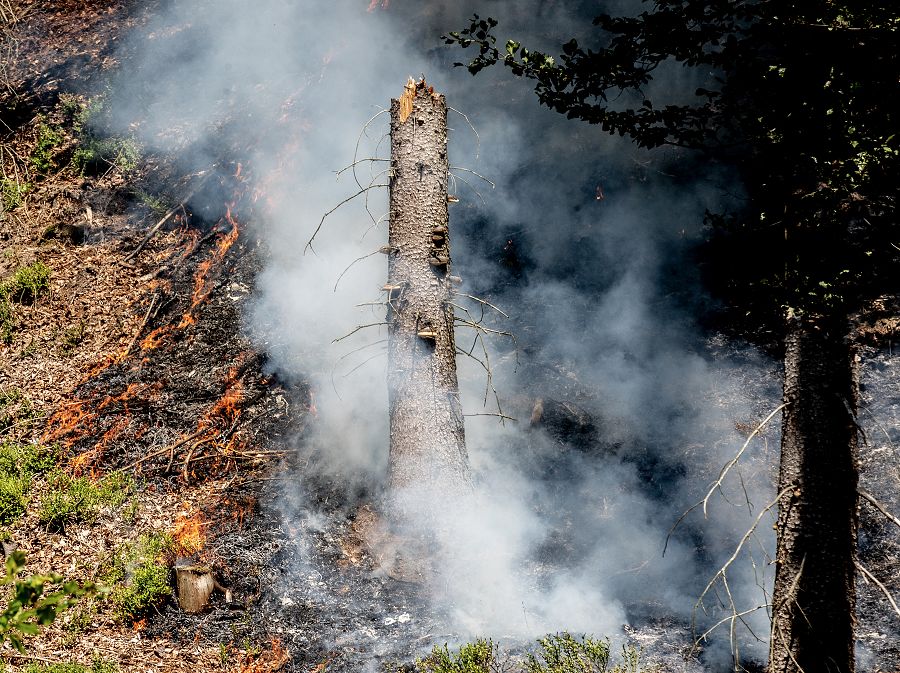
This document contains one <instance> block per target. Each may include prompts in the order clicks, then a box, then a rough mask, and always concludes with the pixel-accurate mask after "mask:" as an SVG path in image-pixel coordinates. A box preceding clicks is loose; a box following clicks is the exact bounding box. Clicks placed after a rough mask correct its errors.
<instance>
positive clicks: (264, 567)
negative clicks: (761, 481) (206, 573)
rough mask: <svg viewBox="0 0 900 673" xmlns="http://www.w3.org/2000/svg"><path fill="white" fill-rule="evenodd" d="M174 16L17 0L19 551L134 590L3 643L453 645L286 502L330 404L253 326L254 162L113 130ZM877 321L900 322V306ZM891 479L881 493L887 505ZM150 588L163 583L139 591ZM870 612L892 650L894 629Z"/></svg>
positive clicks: (149, 649)
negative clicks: (281, 366) (112, 83)
mask: <svg viewBox="0 0 900 673" xmlns="http://www.w3.org/2000/svg"><path fill="white" fill-rule="evenodd" d="M155 5H156V3H154V2H150V3H135V2H127V1H126V0H87V1H78V2H75V1H74V0H72V1H57V2H47V1H45V0H18V1H12V2H10V0H0V22H2V24H3V27H2V32H3V35H2V48H3V49H4V54H3V59H2V66H0V68H2V69H0V88H2V91H0V141H2V150H0V151H2V154H0V167H2V183H0V184H2V199H3V208H2V211H0V247H2V255H0V282H2V283H3V284H4V288H5V290H4V292H2V293H0V471H3V472H2V474H0V526H2V535H3V544H4V551H5V553H7V554H10V553H11V552H12V550H13V549H18V550H21V551H22V552H24V553H25V555H26V559H27V566H26V569H25V573H26V574H31V573H48V572H58V573H61V574H63V575H64V576H65V577H66V579H70V580H75V581H78V582H81V583H86V582H100V583H101V584H107V585H108V586H111V587H112V589H113V590H112V593H111V594H110V595H108V596H105V595H98V596H94V597H89V598H85V599H82V600H81V601H80V602H79V603H78V604H77V605H76V606H75V607H74V608H72V609H70V610H68V611H66V612H64V613H62V615H61V616H60V617H59V618H58V619H57V620H56V621H55V623H53V624H52V625H50V626H47V627H45V628H43V629H41V631H40V633H39V634H38V635H34V636H29V637H26V639H25V650H24V651H23V652H18V651H17V650H15V649H14V648H12V647H11V645H10V644H9V643H8V642H7V643H5V644H4V645H3V646H2V647H0V659H2V661H3V662H4V663H5V666H6V669H5V670H14V671H18V670H24V669H25V668H27V667H29V666H33V665H34V664H38V665H45V664H52V663H72V662H74V663H79V664H82V665H84V666H86V667H87V668H88V669H91V667H93V670H95V671H106V670H112V669H110V668H104V666H107V667H108V666H115V667H117V668H118V670H120V671H123V672H130V671H135V672H137V671H141V672H146V671H158V672H164V673H169V672H172V673H174V672H177V671H191V672H193V673H201V672H205V671H246V672H251V671H252V672H256V673H265V672H272V671H280V670H285V671H304V672H309V673H312V672H313V671H315V672H317V673H323V672H324V671H326V670H329V671H333V670H355V669H354V668H353V667H352V664H350V663H342V658H345V657H347V656H348V655H347V653H348V652H352V651H355V650H358V649H359V648H360V647H361V645H360V643H366V647H369V648H370V649H371V650H372V651H373V652H374V653H375V655H376V658H378V659H379V660H380V661H381V662H382V663H387V662H389V661H390V657H392V656H394V655H395V654H396V652H398V651H400V652H402V651H406V652H415V651H417V650H420V649H421V646H422V643H423V642H426V640H427V642H428V643H430V644H433V643H439V644H440V643H443V642H445V640H442V638H447V639H449V638H450V637H451V636H450V634H442V633H440V631H437V632H435V629H438V628H439V627H438V626H436V625H435V624H434V623H433V622H431V621H429V618H428V617H427V616H426V615H425V613H424V612H417V608H416V596H415V588H414V587H411V586H409V585H408V584H407V583H404V582H398V581H395V580H392V579H391V578H388V577H381V576H376V575H373V574H372V573H371V572H369V571H370V569H371V560H370V559H367V558H366V557H365V552H364V551H363V549H362V544H361V543H360V541H359V539H358V536H357V533H356V531H355V530H354V528H353V526H352V516H351V513H352V512H355V511H356V505H357V503H354V502H345V503H334V502H328V503H327V504H324V505H323V507H324V509H325V511H328V512H330V513H332V514H333V515H334V516H333V517H332V519H331V523H330V524H329V525H328V526H322V525H318V524H317V523H316V522H314V521H307V520H300V521H297V523H296V525H294V524H290V523H285V521H288V519H286V518H285V517H283V516H282V514H283V512H282V511H281V509H280V508H283V507H284V506H285V505H283V504H282V505H276V504H275V503H276V501H278V499H276V498H275V497H274V494H275V493H278V494H281V495H284V493H285V492H294V491H296V493H297V498H298V500H299V499H302V498H303V497H319V498H322V499H323V500H324V501H327V500H328V498H327V497H326V496H322V493H327V489H328V485H327V484H325V485H322V484H317V485H316V488H318V489H319V491H318V493H317V494H313V495H312V496H310V495H309V494H308V493H307V494H305V493H304V489H309V488H310V485H309V484H306V485H298V484H297V483H296V477H295V476H293V475H295V474H296V471H297V462H298V460H299V458H298V455H297V454H296V453H295V451H294V449H293V448H292V444H291V442H290V441H289V440H288V438H289V437H297V436H300V435H301V434H302V431H303V428H304V427H305V426H306V425H307V424H308V423H309V422H310V421H311V419H312V418H313V417H314V414H315V408H314V404H313V399H312V396H311V393H310V391H309V389H308V388H307V387H306V386H304V385H303V384H298V383H294V382H286V381H282V380H279V378H278V377H277V376H274V375H272V374H271V373H270V372H269V371H268V370H267V368H266V358H265V355H264V354H261V353H258V352H256V351H255V350H254V348H253V345H252V344H251V343H250V341H249V340H248V338H247V337H246V336H245V335H244V332H243V330H242V313H241V311H242V307H243V306H244V305H245V302H247V301H248V300H249V298H250V296H251V293H252V291H253V287H254V282H255V274H256V271H257V269H258V266H259V256H260V255H261V254H264V251H261V249H260V246H259V244H258V242H257V241H255V240H253V238H252V235H249V234H248V233H247V231H246V229H245V228H244V227H243V219H244V218H249V217H252V201H253V199H251V198H250V195H249V194H247V187H246V183H245V181H244V179H243V177H242V166H241V164H240V163H237V162H229V161H228V160H227V159H226V158H220V160H219V161H218V162H217V163H216V165H215V167H213V166H211V167H210V168H209V169H207V170H199V171H198V170H196V169H193V168H191V169H185V168H184V167H183V166H181V165H180V164H179V163H178V160H177V158H176V157H169V156H153V155H148V154H144V153H142V152H141V151H140V148H137V147H135V146H133V145H132V144H130V141H129V139H128V138H126V137H109V136H101V135H97V134H96V133H95V131H94V130H93V129H94V125H93V124H92V122H96V120H97V119H98V118H99V116H101V115H102V114H103V110H102V96H103V91H104V87H105V85H106V83H107V81H108V78H109V76H110V75H111V73H113V72H114V71H115V69H116V68H117V67H118V60H117V59H118V58H119V57H120V55H121V54H122V47H121V45H122V44H123V43H124V42H125V39H124V38H125V37H126V36H127V34H128V32H129V31H130V30H132V29H133V28H135V27H137V26H140V25H142V23H144V22H145V21H147V19H148V17H150V16H151V15H152V13H153V11H154V7H155ZM198 190H203V191H204V193H205V195H206V196H207V198H205V199H204V202H208V201H209V199H208V195H209V194H210V193H215V194H218V193H221V195H222V197H221V202H222V205H221V209H220V210H219V211H216V212H210V211H208V210H203V211H201V210H200V209H199V208H198V209H194V208H193V207H192V196H193V195H194V194H195V193H197V191H198ZM156 224H159V227H158V230H157V231H156V233H155V235H154V236H152V237H151V238H149V240H147V239H145V236H146V235H147V233H148V232H149V231H150V230H151V227H153V226H154V225H156ZM879 320H880V322H879V323H878V329H879V330H882V331H884V332H885V333H888V332H891V333H892V332H893V331H894V330H895V329H896V327H897V319H896V312H891V311H890V310H889V309H887V308H886V309H885V311H884V315H883V316H881V317H880V318H879ZM886 432H887V431H886ZM890 439H891V438H890V437H889V440H890ZM891 441H900V438H896V437H893V440H891ZM23 447H25V448H23ZM29 452H30V453H29ZM894 455H895V454H893V453H892V452H889V453H887V454H885V455H884V456H882V457H881V458H879V459H878V460H881V461H882V462H883V461H890V460H892V459H893V456H894ZM873 460H875V459H873ZM878 465H882V463H878ZM877 469H878V467H877V466H876V470H877ZM884 486H885V484H884V482H877V483H873V484H868V488H869V490H870V491H872V492H873V493H874V494H875V495H876V496H878V497H879V498H882V499H884V500H888V499H889V498H891V497H892V496H891V494H890V493H889V492H885V488H883V487H884ZM281 502H283V499H282V500H281ZM865 516H866V517H867V520H868V521H869V524H870V527H871V528H872V529H873V530H875V529H877V530H881V528H882V527H884V526H885V524H884V523H883V521H882V520H881V519H880V518H878V517H877V516H874V515H873V514H872V512H868V513H867V514H866V515H865ZM298 530H300V531H301V532H302V537H303V539H304V540H305V542H304V543H303V545H301V546H299V547H298V546H296V545H294V544H293V543H291V540H293V539H295V538H296V537H297V533H298ZM154 545H155V546H154ZM304 545H305V546H304ZM310 549H313V550H315V551H316V553H315V554H310V553H308V552H309V550H310ZM892 549H893V548H892ZM895 551H896V549H894V550H893V551H891V550H890V549H888V550H887V551H885V548H879V551H877V552H876V551H873V550H871V549H869V550H868V551H867V552H866V553H867V554H868V557H867V563H868V564H869V567H870V568H871V570H872V571H873V573H882V576H883V573H884V572H893V573H895V574H896V573H897V572H898V571H897V567H896V559H895V558H894V559H893V560H892V559H891V555H892V554H893V553H894V552H895ZM313 556H314V557H315V560H310V559H311V558H312V557H313ZM174 564H181V565H185V564H190V565H194V566H197V565H202V566H205V567H208V568H209V569H210V570H211V572H212V573H213V575H214V576H215V578H216V580H217V582H218V583H219V585H220V586H221V590H216V592H215V593H214V594H213V595H212V598H211V606H210V609H209V610H207V611H205V612H203V613H200V614H187V613H185V612H183V611H181V610H180V609H179V607H178V604H177V601H176V600H175V599H174V597H172V596H171V595H170V594H171V593H172V591H173V588H172V584H171V580H170V579H169V577H168V573H169V568H170V566H172V565H174ZM159 567H162V568H164V572H165V575H164V579H163V580H162V581H161V582H159V581H157V582H155V583H154V580H153V577H158V576H154V575H153V572H154V569H155V568H159ZM141 573H145V574H146V575H141ZM139 575H140V576H141V577H144V576H146V577H147V578H149V579H146V581H145V583H144V584H143V585H140V591H132V592H131V593H128V591H126V589H128V588H129V587H135V586H138V585H137V583H136V581H135V578H136V577H138V576H139ZM298 576H300V577H301V579H302V581H303V586H302V587H301V586H298V584H297V583H296V582H295V581H292V580H296V578H297V577H298ZM898 583H900V576H895V577H892V579H891V584H890V586H892V587H894V589H895V590H896V587H897V585H898ZM861 586H863V585H861ZM225 589H227V590H228V596H227V599H226V594H225V591H224V590H225ZM154 592H155V593H154ZM862 592H863V596H862V601H861V604H862V605H863V607H864V609H865V610H867V611H877V610H882V609H883V607H884V605H883V600H881V598H880V593H879V592H878V591H877V589H874V590H870V589H866V588H865V587H863V588H862ZM144 599H146V602H140V601H141V600H144ZM351 604H352V609H351V607H350V606H351ZM887 614H888V616H887V617H885V619H890V614H889V613H887ZM863 621H864V622H865V624H866V626H867V630H866V632H865V633H864V634H862V637H863V638H864V639H865V638H867V637H868V638H869V640H870V641H871V642H869V643H868V644H869V645H872V646H873V647H877V646H878V645H879V643H880V641H881V640H883V638H884V633H886V632H887V633H889V632H890V631H886V630H885V629H881V628H880V627H879V626H878V623H877V620H876V621H874V622H873V621H872V620H869V621H866V620H863ZM660 628H662V627H660ZM866 634H869V635H866ZM400 641H402V645H396V643H398V642H400ZM881 645H883V646H884V647H883V648H882V649H883V650H884V651H886V652H889V651H890V644H884V643H881ZM894 648H895V650H894V651H895V652H896V645H895V646H894ZM676 650H677V648H676V647H674V646H673V652H672V655H673V656H674V655H675V654H680V652H676ZM888 657H889V654H888V655H884V657H883V658H882V661H884V662H887V661H888ZM347 661H348V662H349V661H351V659H347ZM895 665H896V668H889V667H886V666H883V665H882V664H878V666H880V669H879V670H883V671H893V670H896V671H900V661H897V662H895ZM692 666H695V664H690V663H687V664H683V670H697V669H696V668H692ZM38 670H39V669H38ZM872 670H875V669H872Z"/></svg>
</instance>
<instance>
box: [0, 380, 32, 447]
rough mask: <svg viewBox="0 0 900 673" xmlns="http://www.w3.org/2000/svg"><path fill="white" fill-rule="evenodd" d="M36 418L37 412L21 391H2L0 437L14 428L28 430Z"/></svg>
mask: <svg viewBox="0 0 900 673" xmlns="http://www.w3.org/2000/svg"><path fill="white" fill-rule="evenodd" d="M36 418H37V410H36V409H35V408H34V405H33V404H32V403H31V400H30V399H28V397H27V396H26V395H25V394H24V393H23V392H22V391H21V390H19V389H17V388H6V389H4V390H0V435H2V434H3V433H5V432H6V431H7V430H12V429H14V428H18V429H20V430H27V429H29V428H30V427H31V425H32V424H33V422H34V420H35V419H36Z"/></svg>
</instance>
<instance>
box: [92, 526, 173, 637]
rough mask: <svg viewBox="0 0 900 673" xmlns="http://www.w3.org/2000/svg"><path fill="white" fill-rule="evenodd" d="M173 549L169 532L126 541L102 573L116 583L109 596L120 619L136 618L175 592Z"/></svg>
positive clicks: (112, 583) (105, 578)
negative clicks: (172, 577) (171, 566)
mask: <svg viewBox="0 0 900 673" xmlns="http://www.w3.org/2000/svg"><path fill="white" fill-rule="evenodd" d="M171 550H172V538H171V537H170V536H169V535H163V534H154V535H144V536H141V537H140V538H138V539H137V540H136V541H134V542H129V543H126V544H124V545H123V546H122V547H121V548H120V549H119V551H118V552H117V553H116V555H115V557H114V558H113V560H112V563H111V567H110V569H109V571H108V572H107V573H106V574H105V575H104V576H103V578H102V581H103V583H104V584H107V585H108V586H111V587H113V589H112V591H111V592H110V594H109V600H110V601H111V602H112V604H113V608H114V612H115V614H116V616H117V617H118V618H119V619H122V620H127V619H134V618H136V617H138V616H139V615H140V614H142V613H143V612H145V611H146V610H147V609H149V608H150V607H152V606H154V605H157V604H159V603H160V602H161V601H163V600H164V599H166V598H167V597H168V596H170V595H171V594H172V586H171V583H170V581H169V576H170V569H169V563H168V557H169V556H170V554H171Z"/></svg>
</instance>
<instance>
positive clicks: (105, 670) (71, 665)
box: [22, 657, 119, 673]
mask: <svg viewBox="0 0 900 673" xmlns="http://www.w3.org/2000/svg"><path fill="white" fill-rule="evenodd" d="M118 670H119V667H118V666H116V665H115V664H114V663H113V662H111V661H105V660H103V659H100V658H99V657H96V658H95V659H94V662H93V663H92V664H91V666H90V668H88V667H87V666H83V665H82V664H78V663H75V662H59V663H54V664H44V663H38V662H33V663H30V664H28V666H26V667H25V668H24V669H23V671H22V673H118Z"/></svg>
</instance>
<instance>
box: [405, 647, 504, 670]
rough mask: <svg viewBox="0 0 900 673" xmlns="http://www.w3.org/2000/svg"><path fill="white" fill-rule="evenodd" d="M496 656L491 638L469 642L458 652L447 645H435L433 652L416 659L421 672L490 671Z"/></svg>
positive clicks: (417, 667)
mask: <svg viewBox="0 0 900 673" xmlns="http://www.w3.org/2000/svg"><path fill="white" fill-rule="evenodd" d="M495 657H496V646H495V645H494V643H493V642H492V641H490V640H482V639H478V640H476V641H475V642H474V643H467V644H465V645H463V646H462V647H460V648H459V652H457V653H456V654H452V653H451V652H450V649H449V648H448V647H447V645H444V646H443V647H440V646H437V645H435V646H434V649H432V650H431V654H429V655H428V656H427V657H425V658H423V659H417V660H416V670H418V671H420V672H421V673H490V666H491V664H492V663H493V661H494V659H495Z"/></svg>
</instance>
